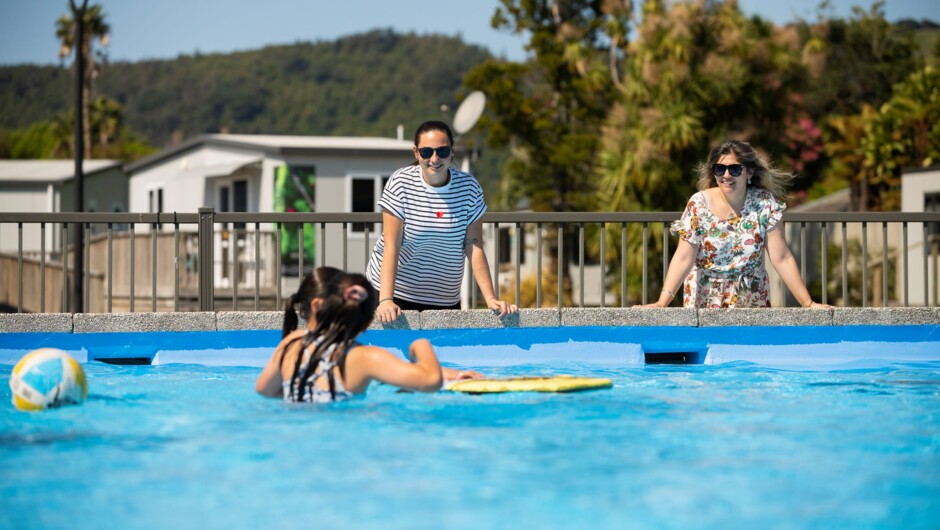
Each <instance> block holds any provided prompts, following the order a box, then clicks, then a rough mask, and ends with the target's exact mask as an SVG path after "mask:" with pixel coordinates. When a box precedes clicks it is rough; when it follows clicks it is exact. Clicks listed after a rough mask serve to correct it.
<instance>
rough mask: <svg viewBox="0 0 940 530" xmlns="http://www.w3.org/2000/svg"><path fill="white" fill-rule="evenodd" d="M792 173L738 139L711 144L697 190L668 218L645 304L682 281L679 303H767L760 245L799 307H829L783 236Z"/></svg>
mask: <svg viewBox="0 0 940 530" xmlns="http://www.w3.org/2000/svg"><path fill="white" fill-rule="evenodd" d="M792 178H793V177H792V175H791V174H789V173H784V172H782V171H779V170H777V169H774V168H773V167H771V166H770V164H769V163H768V162H767V161H766V160H764V159H763V158H762V157H761V156H760V155H758V154H757V152H756V151H755V150H754V148H753V147H751V146H750V144H747V143H745V142H740V141H737V140H730V141H727V142H724V143H722V144H721V145H719V146H718V147H716V148H715V149H713V150H712V152H711V154H710V155H709V156H708V161H707V162H706V163H705V164H702V166H701V167H700V168H699V180H698V189H699V190H700V191H699V192H698V193H696V194H695V195H693V196H692V197H691V198H690V199H689V203H688V205H686V208H685V211H684V212H683V213H682V217H681V218H680V219H679V220H678V221H676V222H674V223H673V224H672V228H671V230H670V231H671V232H672V233H673V234H675V235H678V236H679V245H678V247H677V248H676V252H675V254H674V255H673V259H672V262H671V263H670V264H669V270H668V271H667V273H666V279H665V281H664V286H663V290H662V292H661V293H660V296H659V300H657V301H656V302H655V303H653V304H648V305H647V306H645V307H666V306H668V305H669V304H670V302H672V299H673V298H675V296H676V293H677V292H678V290H679V288H680V284H683V283H684V285H683V286H682V301H683V305H684V306H685V307H711V308H729V307H769V306H770V289H769V285H768V281H767V270H766V269H765V268H764V259H763V254H764V250H765V249H766V251H767V255H768V256H769V257H770V262H771V264H772V265H773V267H774V269H775V270H776V271H777V274H779V275H780V277H781V278H782V279H783V282H784V283H785V284H786V285H787V288H788V289H790V292H791V293H792V294H793V296H794V297H795V298H796V300H797V301H798V302H799V303H800V305H801V306H803V307H823V308H824V307H831V306H828V305H824V304H818V303H816V302H814V301H813V299H812V298H811V297H810V294H809V291H807V290H806V285H804V283H803V279H802V278H800V272H799V270H798V269H797V266H796V260H795V259H793V254H791V253H790V249H789V247H787V242H786V240H785V239H784V235H783V230H782V227H783V223H781V222H780V219H781V217H782V216H783V210H784V209H786V204H785V203H784V202H783V201H782V200H781V199H782V197H783V196H784V188H785V184H786V183H787V182H788V181H789V180H791V179H792Z"/></svg>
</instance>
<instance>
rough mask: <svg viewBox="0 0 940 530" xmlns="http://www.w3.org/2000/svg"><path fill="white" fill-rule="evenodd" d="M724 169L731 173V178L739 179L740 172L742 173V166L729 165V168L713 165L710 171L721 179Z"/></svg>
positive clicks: (722, 165)
mask: <svg viewBox="0 0 940 530" xmlns="http://www.w3.org/2000/svg"><path fill="white" fill-rule="evenodd" d="M726 169H727V170H728V173H731V176H732V177H740V176H741V172H742V171H744V166H742V165H741V164H731V165H730V166H726V165H724V164H715V165H714V166H712V171H713V172H714V173H715V176H716V177H723V176H724V174H725V170H726Z"/></svg>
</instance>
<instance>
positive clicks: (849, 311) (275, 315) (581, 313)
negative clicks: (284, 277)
mask: <svg viewBox="0 0 940 530" xmlns="http://www.w3.org/2000/svg"><path fill="white" fill-rule="evenodd" d="M282 321H283V313H281V312H280V311H219V312H180V313H85V314H78V313H77V314H71V313H20V314H18V313H4V314H0V340H2V334H3V333H28V332H47V333H48V332H60V333H101V332H139V331H216V330H266V329H281V324H282ZM931 324H933V325H936V324H940V308H937V307H889V308H837V309H801V308H772V309H699V310H696V309H685V308H664V309H636V308H567V309H563V310H561V311H558V310H557V309H521V310H520V311H519V313H517V314H515V315H512V316H510V317H506V318H503V319H499V318H497V317H496V316H495V315H494V314H493V313H492V312H491V311H489V310H486V309H480V310H470V311H459V310H451V311H425V312H422V313H418V312H416V311H405V312H403V314H402V316H401V317H400V318H399V319H398V320H397V321H395V322H393V323H391V324H380V323H378V322H373V323H372V325H371V326H370V328H369V329H373V330H380V329H412V330H421V329H428V330H431V329H490V328H544V327H564V326H684V327H714V326H726V327H729V326H857V325H894V326H897V325H931Z"/></svg>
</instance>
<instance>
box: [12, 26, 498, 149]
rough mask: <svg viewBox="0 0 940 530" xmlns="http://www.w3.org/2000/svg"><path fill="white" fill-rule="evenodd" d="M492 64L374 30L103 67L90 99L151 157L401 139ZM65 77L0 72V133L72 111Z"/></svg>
mask: <svg viewBox="0 0 940 530" xmlns="http://www.w3.org/2000/svg"><path fill="white" fill-rule="evenodd" d="M488 57H490V54H489V52H488V51H487V50H485V49H484V48H481V47H479V46H473V45H468V44H466V43H464V42H463V41H462V40H461V39H460V38H452V37H443V36H417V35H414V34H407V35H402V34H396V33H394V32H392V31H391V30H375V31H372V32H369V33H364V34H359V35H353V36H349V37H345V38H341V39H338V40H336V41H330V42H318V43H297V44H293V45H285V46H270V47H266V48H263V49H260V50H253V51H244V52H236V53H229V54H211V55H201V54H196V55H183V56H180V57H178V58H176V59H173V60H159V61H156V60H155V61H141V62H135V63H124V62H114V63H109V64H105V65H104V66H103V67H102V69H101V74H100V76H99V78H98V81H97V85H96V96H106V97H108V98H111V99H114V100H117V101H118V102H120V103H121V105H123V115H124V120H125V123H126V124H127V125H129V126H130V127H131V128H133V129H134V130H136V131H137V132H139V133H142V134H143V135H144V136H145V137H146V138H147V139H148V140H149V141H150V143H151V144H153V145H154V146H157V147H162V146H166V145H169V144H172V143H176V142H178V141H181V140H182V139H185V138H188V137H190V136H193V135H196V134H200V133H207V132H220V131H221V132H231V133H264V134H310V135H376V136H393V135H394V134H395V128H396V126H397V125H398V124H404V125H405V130H406V133H405V134H406V136H408V135H410V134H411V131H413V130H414V128H415V127H416V126H417V125H418V123H419V122H420V121H422V120H425V119H433V118H447V117H448V116H446V115H444V114H442V111H441V105H442V104H448V105H449V106H450V109H451V113H452V112H453V109H454V108H455V103H456V99H457V97H458V96H459V91H460V90H461V85H462V80H463V75H464V73H466V72H467V70H469V69H470V68H472V67H473V66H475V65H477V64H479V63H481V62H482V61H484V60H485V59H487V58H488ZM72 83H73V79H72V75H71V72H70V70H69V69H68V68H63V67H53V66H46V67H41V66H11V67H0V129H15V128H22V127H26V126H29V125H30V124H32V123H36V122H40V121H47V120H51V119H53V118H54V116H56V115H57V114H61V113H63V112H65V111H68V110H70V109H71V106H72V101H73V97H74V96H73V95H74V92H73V90H74V89H73V84H72Z"/></svg>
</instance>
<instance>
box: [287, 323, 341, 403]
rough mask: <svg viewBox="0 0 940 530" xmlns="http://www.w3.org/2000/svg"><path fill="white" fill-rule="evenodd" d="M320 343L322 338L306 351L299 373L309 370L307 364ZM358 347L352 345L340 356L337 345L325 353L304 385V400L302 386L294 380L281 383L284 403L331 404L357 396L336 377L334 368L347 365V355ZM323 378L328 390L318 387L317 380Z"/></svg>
mask: <svg viewBox="0 0 940 530" xmlns="http://www.w3.org/2000/svg"><path fill="white" fill-rule="evenodd" d="M297 340H300V339H297ZM320 341H322V337H321V338H318V339H317V340H315V341H313V342H312V343H311V344H310V345H309V346H307V347H306V348H305V349H304V351H303V360H302V361H301V363H300V368H299V372H301V373H302V372H304V371H306V370H307V364H308V363H309V362H310V356H311V355H313V352H314V350H315V349H316V347H317V345H318V344H319V343H320ZM356 346H359V343H358V342H354V343H352V344H351V345H350V346H349V348H347V349H346V350H345V351H343V352H341V353H339V354H337V353H336V344H333V345H331V346H329V347H328V348H327V350H326V352H324V354H323V356H322V357H320V361H319V362H318V363H317V367H316V369H315V370H314V372H313V375H312V376H310V379H308V380H307V382H306V384H305V385H304V391H303V398H302V399H301V392H300V386H299V385H296V384H295V381H294V380H293V379H289V380H286V381H284V382H282V383H281V385H282V388H283V391H284V401H287V402H289V403H297V402H304V403H331V402H334V401H345V400H347V399H349V398H351V397H353V396H355V394H353V393H352V392H350V391H349V390H346V387H345V386H344V385H343V381H342V380H341V379H340V378H337V377H334V375H333V368H335V367H336V366H342V364H345V362H346V354H347V353H349V351H350V350H352V349H353V348H355V347H356ZM341 370H342V368H341ZM321 377H325V378H326V379H327V383H328V385H327V388H320V387H318V386H317V384H316V383H317V380H318V379H320V378H321ZM330 386H332V387H333V390H332V392H331V391H330V388H329V387H330Z"/></svg>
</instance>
